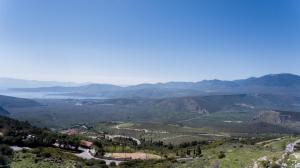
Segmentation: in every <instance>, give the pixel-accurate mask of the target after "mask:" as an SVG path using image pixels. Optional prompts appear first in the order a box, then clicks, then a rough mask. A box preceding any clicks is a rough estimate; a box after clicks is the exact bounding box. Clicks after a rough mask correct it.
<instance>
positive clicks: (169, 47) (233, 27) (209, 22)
mask: <svg viewBox="0 0 300 168" xmlns="http://www.w3.org/2000/svg"><path fill="white" fill-rule="evenodd" d="M0 60H1V61H0V76H3V77H14V78H23V79H36V80H56V81H74V82H88V81H89V82H98V83H114V84H134V83H142V82H166V81H199V80H202V79H214V78H218V79H224V80H231V79H239V78H245V77H250V76H260V75H264V74H269V73H283V72H285V73H295V74H300V1H298V0H272V1H271V0H226V1H225V0H188V1H186V0H88V1H84V0H63V1H62V0H43V1H41V0H26V1H21V0H0Z"/></svg>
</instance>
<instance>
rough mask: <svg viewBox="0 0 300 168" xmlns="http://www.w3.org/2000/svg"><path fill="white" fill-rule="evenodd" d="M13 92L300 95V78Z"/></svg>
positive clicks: (285, 75) (272, 76)
mask: <svg viewBox="0 0 300 168" xmlns="http://www.w3.org/2000/svg"><path fill="white" fill-rule="evenodd" d="M10 90H12V91H22V92H58V93H56V94H63V95H72V96H90V97H93V96H95V97H103V98H122V97H146V98H163V97H180V96H196V95H207V94H239V93H272V94H291V95H297V96H300V76H298V75H294V74H289V73H282V74H269V75H264V76H261V77H251V78H247V79H240V80H232V81H227V80H218V79H214V80H202V81H199V82H167V83H156V84H150V83H144V84H139V85H132V86H117V85H111V84H89V85H83V86H73V87H65V86H56V87H40V88H12V89H10Z"/></svg>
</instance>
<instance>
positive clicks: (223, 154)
mask: <svg viewBox="0 0 300 168" xmlns="http://www.w3.org/2000/svg"><path fill="white" fill-rule="evenodd" d="M225 157H226V155H225V152H223V151H220V153H219V155H218V158H219V159H223V158H225Z"/></svg>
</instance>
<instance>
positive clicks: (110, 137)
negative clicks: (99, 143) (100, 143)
mask: <svg viewBox="0 0 300 168" xmlns="http://www.w3.org/2000/svg"><path fill="white" fill-rule="evenodd" d="M105 136H106V137H107V138H108V139H114V138H131V139H132V140H134V141H135V142H136V143H137V144H138V145H140V144H141V141H140V140H139V139H136V138H134V137H130V136H125V135H105Z"/></svg>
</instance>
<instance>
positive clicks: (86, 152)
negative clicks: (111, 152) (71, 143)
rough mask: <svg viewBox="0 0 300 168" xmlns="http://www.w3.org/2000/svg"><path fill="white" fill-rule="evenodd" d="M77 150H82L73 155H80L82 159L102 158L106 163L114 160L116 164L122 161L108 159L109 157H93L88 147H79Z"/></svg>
mask: <svg viewBox="0 0 300 168" xmlns="http://www.w3.org/2000/svg"><path fill="white" fill-rule="evenodd" d="M79 150H81V151H82V152H81V153H78V154H75V156H77V157H80V158H82V159H88V160H89V159H96V160H103V161H105V163H106V164H107V165H109V164H110V163H111V162H115V163H116V165H119V164H120V163H121V162H122V161H119V160H109V159H100V158H97V157H94V156H93V155H91V153H90V150H89V149H86V148H81V147H80V148H79Z"/></svg>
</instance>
